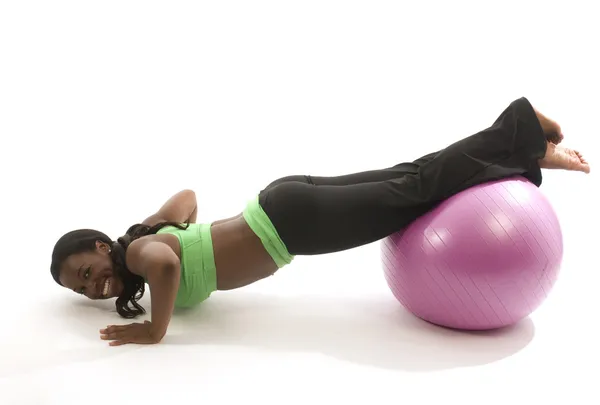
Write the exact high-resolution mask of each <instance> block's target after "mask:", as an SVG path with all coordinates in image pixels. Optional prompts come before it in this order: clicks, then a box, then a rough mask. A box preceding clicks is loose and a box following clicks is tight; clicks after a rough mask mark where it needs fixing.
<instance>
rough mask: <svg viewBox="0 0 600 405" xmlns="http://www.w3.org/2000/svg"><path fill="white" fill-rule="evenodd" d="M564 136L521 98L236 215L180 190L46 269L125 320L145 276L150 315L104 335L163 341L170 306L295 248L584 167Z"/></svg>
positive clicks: (308, 248)
mask: <svg viewBox="0 0 600 405" xmlns="http://www.w3.org/2000/svg"><path fill="white" fill-rule="evenodd" d="M562 139H563V135H562V132H561V129H560V127H559V125H558V124H556V123H555V122H554V121H552V120H550V119H548V118H546V117H544V116H543V115H542V114H540V113H539V112H538V111H537V110H535V109H534V108H533V106H531V104H530V103H529V101H528V100H527V99H526V98H520V99H518V100H515V101H514V102H512V103H511V104H510V105H509V106H508V107H507V108H506V109H505V110H504V111H503V112H502V114H501V115H500V116H499V118H498V119H497V120H496V121H495V122H494V124H493V125H492V126H491V127H489V128H487V129H485V130H483V131H481V132H478V133H476V134H474V135H471V136H469V137H466V138H464V139H462V140H460V141H458V142H456V143H454V144H452V145H450V146H448V147H446V148H444V149H443V150H441V151H438V152H434V153H431V154H428V155H426V156H423V157H421V158H420V159H417V160H415V161H414V162H406V163H400V164H398V165H396V166H393V167H390V168H386V169H383V170H373V171H367V172H362V173H356V174H350V175H345V176H338V177H313V176H290V177H285V178H281V179H278V180H276V181H274V182H273V183H271V184H270V185H268V186H267V187H266V188H265V189H263V190H262V191H261V192H260V193H259V195H258V196H257V197H256V199H254V200H252V201H251V202H250V203H249V204H248V205H247V207H246V208H245V210H244V211H243V212H242V213H240V214H239V215H237V216H235V217H232V218H228V219H224V220H220V221H216V222H213V223H211V224H196V223H195V220H196V200H195V196H194V193H193V192H191V191H188V190H185V191H182V192H180V193H178V194H176V195H175V196H173V197H172V198H171V199H169V200H168V201H167V202H166V203H165V204H164V206H163V207H161V208H160V210H158V212H156V213H155V214H154V215H151V216H150V217H148V218H147V219H146V220H145V221H143V222H142V223H141V224H136V225H133V226H132V227H131V228H130V229H129V230H128V231H127V232H126V235H124V236H122V237H120V238H118V240H117V241H112V240H111V239H110V238H109V237H108V236H106V235H104V234H103V233H101V232H98V231H94V230H77V231H73V232H69V233H67V234H66V235H64V236H63V237H62V238H61V239H60V240H59V241H58V242H57V244H56V246H55V248H54V252H53V255H52V264H51V273H52V276H53V277H54V279H55V281H56V282H57V283H59V284H60V285H62V286H64V287H66V288H70V289H72V290H73V291H75V292H77V293H80V294H84V295H86V296H87V297H88V298H91V299H109V298H117V300H116V306H117V311H118V312H119V314H120V315H121V316H123V317H125V318H134V317H136V316H138V315H140V314H143V313H144V308H142V307H141V306H140V305H139V304H138V302H137V301H138V300H139V299H140V298H141V296H142V295H143V293H144V288H145V284H146V283H147V284H148V286H149V288H150V292H151V315H152V318H151V319H152V320H151V322H150V321H146V322H144V323H132V324H129V325H120V326H117V325H112V326H109V327H107V328H105V329H102V330H100V333H101V338H102V339H105V340H109V341H110V344H111V345H121V344H126V343H158V342H160V341H161V340H162V338H163V337H164V335H165V334H166V332H167V327H168V325H169V321H170V318H171V314H172V311H173V309H174V308H175V307H185V306H192V305H196V304H198V303H200V302H202V301H203V300H205V299H207V298H208V297H209V296H210V294H211V293H212V292H213V291H215V290H229V289H234V288H240V287H243V286H245V285H248V284H251V283H254V282H256V281H258V280H260V279H263V278H265V277H267V276H270V275H272V274H273V273H275V272H276V271H277V270H278V269H280V268H282V267H283V266H285V265H287V264H289V263H290V262H291V261H292V259H293V257H294V256H295V255H317V254H325V253H330V252H337V251H341V250H345V249H351V248H354V247H357V246H362V245H365V244H368V243H371V242H374V241H377V240H380V239H382V238H384V237H386V236H388V235H390V234H392V233H393V232H396V231H398V230H399V229H401V228H403V227H404V226H406V225H407V224H409V223H410V222H411V221H413V220H415V219H416V218H417V217H419V216H420V215H422V214H424V213H425V212H427V211H428V210H430V209H431V208H433V207H434V206H435V205H436V204H438V203H440V202H441V201H442V200H444V199H445V198H448V197H450V196H452V195H454V194H456V193H457V192H459V191H461V190H464V189H466V188H468V187H471V186H474V185H476V184H480V183H482V182H487V181H491V180H496V179H500V178H506V177H509V176H515V175H520V176H523V177H525V178H527V179H529V180H530V181H531V182H532V183H533V184H535V185H536V186H538V187H539V186H540V185H541V182H542V175H541V169H565V170H575V171H581V172H584V173H589V171H590V169H589V165H588V163H587V162H586V161H585V159H583V157H582V156H581V155H580V154H579V153H578V152H577V151H573V150H570V149H566V148H563V147H562V146H559V143H560V142H561V141H562Z"/></svg>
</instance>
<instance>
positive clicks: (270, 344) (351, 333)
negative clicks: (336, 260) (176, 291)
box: [0, 292, 535, 377]
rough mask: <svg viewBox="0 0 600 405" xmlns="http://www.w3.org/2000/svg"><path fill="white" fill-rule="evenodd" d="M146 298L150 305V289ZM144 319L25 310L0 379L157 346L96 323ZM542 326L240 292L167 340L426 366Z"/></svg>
mask: <svg viewBox="0 0 600 405" xmlns="http://www.w3.org/2000/svg"><path fill="white" fill-rule="evenodd" d="M141 304H142V305H143V306H144V307H145V308H147V309H149V308H150V299H149V297H147V296H146V297H144V299H143V300H142V301H141ZM144 319H150V316H149V315H146V316H144V317H142V318H139V319H136V320H128V319H122V318H120V317H119V316H118V315H117V314H116V311H115V309H114V302H92V301H89V300H78V299H73V300H58V301H51V302H47V303H45V304H44V306H43V309H40V310H36V311H32V312H30V313H29V314H28V315H27V317H26V318H21V322H19V323H21V325H20V326H17V325H14V326H15V327H16V329H15V331H17V332H19V336H20V338H19V339H16V336H15V337H14V339H10V336H5V338H9V341H8V342H7V343H8V346H14V347H13V349H10V348H9V347H8V346H6V345H3V346H4V348H3V352H4V355H5V356H6V355H8V357H6V358H5V359H4V360H5V361H3V367H0V377H1V376H3V375H15V373H17V374H20V373H28V372H32V371H35V370H40V369H45V368H48V367H56V366H60V365H65V364H70V363H73V362H90V361H98V360H105V359H107V358H110V357H113V356H122V355H127V354H128V353H131V352H132V351H138V350H144V349H145V348H151V347H154V346H146V345H125V346H122V347H120V348H112V347H108V346H107V342H104V341H101V340H100V339H99V332H98V330H99V329H100V328H101V327H103V326H104V325H108V324H128V323H131V322H142V321H143V320H144ZM534 329H535V328H534V325H533V322H532V321H531V320H530V319H529V318H526V319H524V320H523V321H521V322H520V323H518V324H516V325H514V326H512V327H508V328H504V329H501V330H495V331H490V332H461V331H454V330H449V329H445V328H441V327H437V326H434V325H431V324H429V323H427V322H424V321H422V320H420V319H418V318H416V317H414V316H413V315H411V314H409V313H408V312H407V311H406V310H405V309H404V308H403V307H402V306H400V304H399V303H398V302H397V301H396V300H394V299H393V298H391V297H389V296H388V297H385V296H384V297H360V298H343V297H320V296H314V297H311V296H302V297H295V298H294V297H278V296H274V295H266V294H257V293H252V292H239V293H228V294H214V296H213V297H211V299H209V300H208V301H206V302H205V303H204V304H203V305H201V306H200V307H198V308H196V309H192V310H183V311H182V310H179V311H176V313H175V315H174V316H173V318H172V321H171V325H170V327H169V332H168V334H167V336H166V337H165V339H164V340H163V342H162V343H161V345H167V346H169V345H173V346H181V345H195V346H205V345H211V346H217V347H221V348H223V347H224V346H232V347H236V348H252V349H257V348H258V349H261V350H268V351H280V352H282V353H320V354H323V355H326V356H330V357H332V358H336V359H338V360H342V361H346V362H351V363H355V364H359V365H366V366H371V367H377V368H383V369H393V370H406V371H413V372H426V371H432V370H443V369H451V368H457V367H471V366H480V365H484V364H488V363H492V362H496V361H499V360H502V359H504V358H507V357H509V356H511V355H513V354H515V353H517V352H519V351H520V350H522V349H523V348H525V347H526V346H527V345H528V344H529V343H530V342H531V341H532V340H533V336H534ZM15 333H16V332H15ZM69 336H70V337H71V338H70V339H72V341H73V342H74V343H73V344H72V343H71V340H69ZM65 340H66V341H65ZM11 341H12V342H13V343H10V342H11ZM14 342H18V343H17V344H16V345H15V343H14ZM48 347H53V349H51V350H48V349H47V348H48ZM162 347H163V348H164V346H162ZM11 353H12V354H11ZM147 355H151V354H147ZM4 366H5V367H4Z"/></svg>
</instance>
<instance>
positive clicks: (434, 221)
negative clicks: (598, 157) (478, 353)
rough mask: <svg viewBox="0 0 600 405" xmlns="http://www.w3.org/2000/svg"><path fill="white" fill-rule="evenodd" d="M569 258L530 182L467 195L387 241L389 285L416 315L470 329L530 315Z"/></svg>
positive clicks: (513, 181)
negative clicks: (564, 259) (564, 257)
mask: <svg viewBox="0 0 600 405" xmlns="http://www.w3.org/2000/svg"><path fill="white" fill-rule="evenodd" d="M562 257H563V241H562V232H561V228H560V224H559V221H558V218H557V216H556V213H555V212H554V210H553V208H552V206H551V205H550V203H549V201H548V200H547V198H546V197H545V196H544V195H543V194H542V192H541V191H540V190H539V189H538V188H537V187H536V186H535V185H534V184H532V183H530V182H529V181H527V180H526V179H525V178H522V177H516V178H515V177H512V178H508V179H502V180H498V181H490V182H487V183H484V184H480V185H477V186H474V187H471V188H469V189H467V190H464V191H461V192H459V193H457V194H455V195H453V196H451V197H450V198H448V199H447V200H444V201H443V202H442V203H440V204H439V205H437V206H436V207H434V208H433V209H432V210H431V211H429V212H427V213H426V214H425V215H423V216H421V217H419V218H417V219H416V220H415V221H413V222H412V223H410V224H409V225H408V226H407V227H405V228H404V229H402V230H400V231H399V232H397V233H394V234H392V235H390V236H389V237H387V238H385V239H383V240H382V242H381V260H382V263H383V270H384V275H385V280H386V282H387V284H388V286H389V287H390V289H391V291H392V293H393V295H394V296H395V298H396V299H397V300H398V301H399V302H400V303H401V304H402V305H403V306H404V307H405V308H406V309H407V310H408V311H410V312H411V313H412V314H414V315H415V316H417V317H419V318H421V319H423V320H425V321H427V322H430V323H432V324H436V325H439V326H443V327H447V328H453V329H463V330H489V329H496V328H501V327H505V326H508V325H511V324H514V323H516V322H518V321H519V320H521V319H523V318H525V317H527V316H528V315H530V314H531V313H532V312H533V311H534V310H536V308H538V307H539V306H540V305H541V304H542V302H543V301H544V300H545V299H546V297H547V296H548V294H549V292H550V290H551V289H552V287H553V286H554V284H555V282H556V280H557V277H558V274H559V270H560V265H561V261H562Z"/></svg>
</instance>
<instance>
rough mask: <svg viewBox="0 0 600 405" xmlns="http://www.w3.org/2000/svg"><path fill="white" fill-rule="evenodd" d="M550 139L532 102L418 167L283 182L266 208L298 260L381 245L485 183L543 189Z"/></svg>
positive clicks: (268, 193)
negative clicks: (508, 181)
mask: <svg viewBox="0 0 600 405" xmlns="http://www.w3.org/2000/svg"><path fill="white" fill-rule="evenodd" d="M545 153H546V137H545V135H544V133H543V130H542V128H541V125H540V123H539V121H538V119H537V117H536V115H535V111H534V110H533V107H532V106H531V104H530V103H529V101H528V100H527V99H526V98H520V99H518V100H515V101H513V102H512V103H511V104H510V105H509V106H508V107H507V108H506V109H505V110H504V111H503V112H502V114H501V115H500V116H499V117H498V119H497V120H496V121H495V122H494V123H493V125H492V126H491V127H489V128H487V129H485V130H483V131H481V132H478V133H476V134H474V135H471V136H468V137H466V138H464V139H462V140H460V141H458V142H456V143H454V144H451V145H449V146H448V147H446V148H444V149H442V150H440V151H437V152H434V153H430V154H428V155H426V156H423V157H421V158H419V159H417V160H415V161H413V162H405V163H400V164H397V165H395V166H392V167H389V168H385V169H381V170H372V171H366V172H361V173H355V174H349V175H344V176H336V177H316V176H308V175H298V176H289V177H284V178H281V179H278V180H276V181H274V182H273V183H271V184H269V185H268V186H267V187H266V188H265V189H264V190H262V191H261V192H260V195H259V203H260V204H261V206H262V208H263V210H264V211H265V213H266V214H267V215H268V216H269V218H270V219H271V222H272V223H273V225H274V226H275V228H276V229H277V231H278V233H279V236H280V237H281V239H282V241H283V242H284V244H285V245H286V246H287V248H288V251H289V252H290V254H292V255H315V254H323V253H331V252H337V251H341V250H345V249H350V248H354V247H357V246H361V245H365V244H368V243H371V242H374V241H377V240H380V239H382V238H384V237H386V236H388V235H390V234H392V233H394V232H396V231H398V230H400V229H402V228H403V227H405V226H406V225H408V224H409V223H411V222H412V221H414V220H415V219H416V218H418V217H419V216H421V215H423V214H425V213H426V212H427V211H429V210H431V209H432V208H433V207H434V206H435V205H436V204H439V203H440V202H441V201H442V200H444V199H446V198H448V197H450V196H452V195H454V194H456V193H457V192H459V191H462V190H464V189H466V188H469V187H472V186H474V185H476V184H480V183H483V182H487V181H491V180H498V179H502V178H506V177H511V176H516V175H520V176H523V177H525V178H527V179H528V180H529V181H531V182H532V183H533V184H535V185H536V186H538V187H539V186H540V185H541V183H542V174H541V170H540V167H539V164H538V160H539V159H540V158H542V157H544V155H545Z"/></svg>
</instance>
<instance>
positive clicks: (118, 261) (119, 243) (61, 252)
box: [50, 221, 189, 318]
mask: <svg viewBox="0 0 600 405" xmlns="http://www.w3.org/2000/svg"><path fill="white" fill-rule="evenodd" d="M165 226H174V227H176V228H179V229H187V227H188V226H189V224H186V225H185V226H184V225H181V224H179V223H177V222H169V221H165V222H160V223H158V224H156V225H154V226H148V225H143V224H135V225H132V226H131V227H130V228H129V229H128V230H127V232H125V235H123V236H121V237H119V238H117V240H116V241H113V240H112V239H111V238H109V237H108V236H107V235H106V234H104V233H102V232H100V231H96V230H94V229H78V230H74V231H70V232H68V233H66V234H64V235H63V236H62V237H61V238H60V239H59V240H58V241H57V242H56V245H55V246H54V250H53V251H52V262H51V264H50V273H51V274H52V277H53V278H54V281H56V282H57V283H58V284H59V285H61V286H62V283H61V282H60V280H59V277H60V268H61V266H62V264H63V262H64V261H65V260H66V259H67V258H68V257H69V256H71V255H73V254H77V253H81V252H86V251H93V250H95V249H96V241H100V242H103V243H105V244H107V245H109V246H111V251H110V258H111V260H112V262H113V264H114V269H115V273H116V275H117V276H118V277H119V278H120V279H121V280H122V281H123V291H122V292H121V294H120V295H119V297H118V298H117V301H116V304H115V305H116V308H117V312H118V313H119V315H121V316H122V317H123V318H135V317H137V316H138V315H142V314H144V313H146V310H145V309H144V308H143V307H142V306H141V305H140V304H139V303H138V301H139V300H140V299H141V298H142V297H143V296H144V292H145V287H146V284H145V281H144V278H143V277H141V276H139V275H137V274H134V273H132V272H131V271H130V270H129V269H128V268H127V264H126V262H125V252H126V251H127V248H128V247H129V245H130V244H131V242H133V241H134V240H136V239H139V238H141V237H143V236H146V235H152V234H156V233H157V232H158V231H159V230H160V229H162V228H163V227H165ZM130 305H131V306H132V307H133V308H131V307H130Z"/></svg>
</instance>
